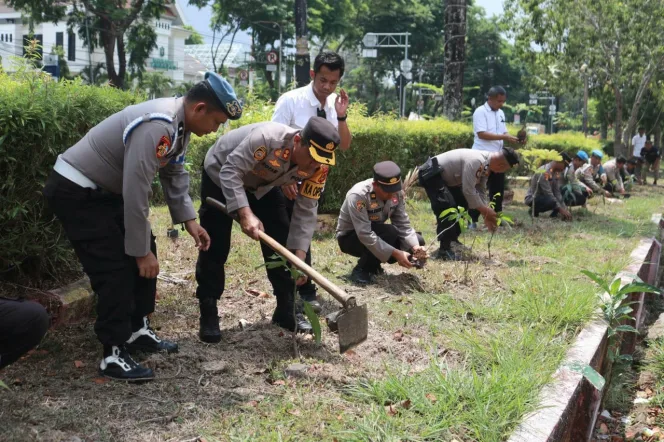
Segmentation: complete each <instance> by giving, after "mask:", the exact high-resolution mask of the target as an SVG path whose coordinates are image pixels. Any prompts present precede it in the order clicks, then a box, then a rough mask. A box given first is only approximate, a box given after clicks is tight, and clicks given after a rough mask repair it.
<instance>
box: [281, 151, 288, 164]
mask: <svg viewBox="0 0 664 442" xmlns="http://www.w3.org/2000/svg"><path fill="white" fill-rule="evenodd" d="M281 158H283V159H284V160H286V161H288V159H289V158H290V149H289V148H286V149H284V152H283V153H282V154H281Z"/></svg>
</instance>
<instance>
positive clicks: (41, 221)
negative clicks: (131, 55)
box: [0, 71, 144, 277]
mask: <svg viewBox="0 0 664 442" xmlns="http://www.w3.org/2000/svg"><path fill="white" fill-rule="evenodd" d="M143 99H144V97H142V96H136V95H134V94H131V93H128V92H122V91H119V90H116V89H112V88H109V87H89V86H84V85H83V84H81V83H80V82H79V81H64V82H54V81H52V80H51V79H50V77H49V76H48V75H46V74H43V73H39V72H32V71H22V72H20V73H19V74H16V75H15V76H10V75H7V74H2V73H0V109H2V112H0V176H2V183H1V184H0V189H1V191H0V231H1V232H2V235H0V277H2V276H3V274H4V276H7V275H8V273H10V270H11V269H15V268H18V267H19V265H21V264H22V265H21V266H20V268H21V269H23V270H28V271H34V272H35V273H42V274H43V273H44V272H47V273H48V272H53V270H54V269H55V268H56V266H58V265H65V264H66V263H69V262H73V261H71V260H69V259H67V258H68V257H70V254H71V252H70V251H69V247H68V246H67V244H66V243H64V242H63V241H61V238H62V236H63V234H62V231H61V228H60V225H59V223H57V222H54V219H53V218H52V216H50V215H49V214H48V213H47V211H46V210H45V207H44V205H45V202H44V200H43V197H42V194H41V189H42V187H43V184H44V182H45V180H46V178H47V177H48V174H49V173H50V171H51V169H52V167H53V164H54V163H55V160H56V158H57V155H58V154H60V153H62V152H64V151H65V150H66V149H67V148H68V147H70V146H71V145H73V144H74V143H76V142H77V141H78V140H79V139H80V138H81V137H83V136H84V135H85V133H86V132H87V131H88V130H89V129H90V128H92V127H93V126H94V125H95V124H97V123H98V122H100V121H101V120H103V119H104V118H106V117H107V116H109V115H111V114H113V113H114V112H116V111H118V110H121V109H122V108H124V107H125V106H127V105H129V104H133V103H136V102H140V101H142V100H143ZM58 270H62V269H58Z"/></svg>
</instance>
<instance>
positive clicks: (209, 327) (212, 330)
mask: <svg viewBox="0 0 664 442" xmlns="http://www.w3.org/2000/svg"><path fill="white" fill-rule="evenodd" d="M198 305H199V307H200V310H201V316H200V318H199V330H198V337H199V339H200V340H201V341H203V342H208V343H210V344H216V343H217V342H219V341H221V330H219V315H217V300H216V299H214V298H207V299H200V300H199V301H198Z"/></svg>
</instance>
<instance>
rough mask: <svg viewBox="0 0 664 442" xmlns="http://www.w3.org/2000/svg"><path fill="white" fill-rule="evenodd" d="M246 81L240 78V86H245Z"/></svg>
mask: <svg viewBox="0 0 664 442" xmlns="http://www.w3.org/2000/svg"><path fill="white" fill-rule="evenodd" d="M247 83H248V82H247V80H240V86H246V85H247Z"/></svg>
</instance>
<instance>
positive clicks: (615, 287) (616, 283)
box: [609, 278, 622, 294]
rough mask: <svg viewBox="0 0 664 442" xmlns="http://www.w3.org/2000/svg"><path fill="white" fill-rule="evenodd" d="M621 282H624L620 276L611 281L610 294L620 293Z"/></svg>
mask: <svg viewBox="0 0 664 442" xmlns="http://www.w3.org/2000/svg"><path fill="white" fill-rule="evenodd" d="M621 283H622V281H621V280H620V278H616V279H615V280H614V281H613V282H612V283H611V287H609V289H610V291H609V293H610V294H614V293H618V291H619V290H620V284H621Z"/></svg>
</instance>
